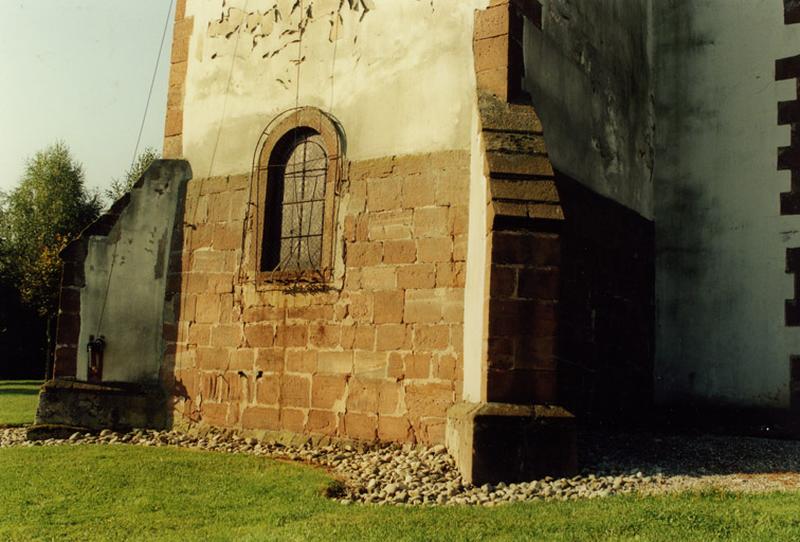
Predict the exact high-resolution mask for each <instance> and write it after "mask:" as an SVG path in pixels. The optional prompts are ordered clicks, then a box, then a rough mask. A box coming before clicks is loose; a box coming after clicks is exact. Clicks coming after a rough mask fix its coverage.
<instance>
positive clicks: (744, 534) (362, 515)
mask: <svg viewBox="0 0 800 542" xmlns="http://www.w3.org/2000/svg"><path fill="white" fill-rule="evenodd" d="M37 387H38V383H36V382H26V383H22V384H21V383H8V382H0V423H15V420H16V421H20V420H21V421H29V420H30V419H32V416H33V411H34V408H35V397H36V396H35V391H36V389H37ZM332 482H333V480H332V479H331V478H330V477H329V476H328V475H327V474H326V473H325V472H323V471H320V470H318V469H313V468H310V467H307V466H303V465H296V464H288V463H280V462H275V461H270V460H266V459H263V458H257V457H249V456H243V455H226V454H219V453H212V452H202V451H195V450H181V449H176V448H142V447H133V446H125V445H113V446H91V445H81V446H59V447H46V448H45V447H33V448H7V449H0V540H4V541H5V540H10V541H26V540H88V541H93V540H117V541H120V540H176V541H177V540H180V541H183V540H187V539H188V540H198V539H199V540H211V541H214V540H237V541H246V540H259V541H260V540H281V541H291V540H325V541H328V540H343V541H344V540H379V541H382V542H388V541H393V540H426V541H427V540H443V541H448V542H449V541H458V540H508V541H512V540H513V541H517V540H537V541H538V540H556V541H572V540H581V541H582V540H614V541H616V540H645V541H650V540H652V541H668V542H674V541H675V540H680V541H681V542H685V541H694V540H697V541H711V540H734V541H743V540H748V541H749V540H765V541H767V540H769V541H772V540H797V539H800V494H796V493H774V494H769V495H760V496H745V495H734V494H727V493H713V492H712V493H703V494H683V495H673V496H663V497H646V498H645V497H633V496H627V497H611V498H606V499H599V500H591V501H576V502H568V503H560V502H546V503H544V502H535V503H529V504H516V505H511V506H502V507H498V508H467V507H443V508H397V507H388V506H387V507H382V506H361V505H349V506H343V505H341V504H338V503H335V502H332V501H330V500H328V499H326V498H324V497H323V496H322V492H323V491H324V489H325V488H326V487H328V486H329V485H330V484H331V483H332Z"/></svg>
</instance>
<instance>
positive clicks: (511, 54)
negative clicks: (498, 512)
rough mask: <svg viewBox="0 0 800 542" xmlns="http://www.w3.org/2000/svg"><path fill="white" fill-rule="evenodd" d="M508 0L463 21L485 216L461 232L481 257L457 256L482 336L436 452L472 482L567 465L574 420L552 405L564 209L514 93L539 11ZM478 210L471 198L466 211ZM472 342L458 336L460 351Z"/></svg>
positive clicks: (536, 130) (529, 110)
mask: <svg viewBox="0 0 800 542" xmlns="http://www.w3.org/2000/svg"><path fill="white" fill-rule="evenodd" d="M518 4H522V2H512V1H500V0H497V1H493V2H492V3H491V4H490V6H489V8H487V9H486V10H484V11H480V12H478V13H477V14H476V23H475V42H474V43H475V45H474V47H475V69H476V81H477V86H478V93H479V103H478V122H479V123H480V126H479V127H478V129H477V130H476V137H479V138H480V145H477V146H475V145H474V146H473V152H479V153H480V154H481V158H482V159H481V160H475V159H473V164H482V167H483V171H482V172H475V171H473V180H474V179H476V178H485V180H486V184H487V191H486V192H487V193H486V198H487V201H486V205H487V213H486V215H487V216H486V219H487V220H486V225H485V228H486V229H485V230H482V231H479V230H476V231H473V230H471V231H470V236H473V235H475V236H478V237H480V239H481V240H483V238H484V236H485V244H484V245H483V251H484V252H485V257H474V255H473V256H469V255H468V262H467V265H468V267H469V266H470V265H472V266H485V268H484V269H482V270H481V271H480V272H478V273H476V272H475V269H473V270H472V272H473V273H474V274H475V275H474V276H478V275H480V276H481V277H483V278H484V280H485V284H484V289H483V291H484V292H485V293H484V295H483V296H482V300H481V301H480V302H481V303H482V304H483V310H482V311H474V310H473V311H472V315H473V317H474V315H475V314H477V313H480V314H482V318H483V320H484V321H483V323H482V325H481V326H475V328H478V327H480V328H482V329H483V334H484V336H483V337H482V340H481V341H480V344H481V347H480V352H479V353H477V352H472V353H471V354H472V356H473V358H474V357H475V356H479V357H480V363H472V364H466V363H465V372H466V371H474V372H477V371H479V372H480V375H477V374H473V375H469V376H471V377H472V378H469V377H468V375H467V374H465V378H464V380H465V382H467V381H472V382H475V381H476V379H480V386H479V391H478V387H477V386H474V385H473V386H472V388H470V389H469V390H468V389H466V388H465V393H464V397H465V399H466V401H465V402H463V403H459V404H457V405H455V406H454V407H453V408H451V409H450V411H449V413H448V426H447V446H448V449H449V450H450V452H451V454H453V456H454V457H455V458H456V461H457V464H458V466H459V469H460V470H461V473H462V477H463V478H464V480H465V481H466V482H470V483H474V484H482V483H486V482H499V481H507V482H515V481H525V480H531V479H535V478H539V477H543V476H548V475H554V476H562V475H572V474H574V472H575V471H576V470H577V454H576V438H575V419H574V417H573V416H572V415H571V414H570V413H569V412H567V411H566V410H565V409H563V408H561V407H559V406H557V405H558V392H557V390H558V386H557V377H558V371H557V369H558V367H557V359H558V356H557V348H558V319H559V317H558V299H559V295H560V287H561V284H560V280H559V269H560V263H561V261H560V259H561V234H560V232H561V223H562V221H563V218H564V215H563V211H562V209H561V205H560V200H559V195H558V190H557V189H556V184H555V178H554V172H553V168H552V165H551V163H550V160H549V158H548V155H547V148H546V145H545V138H544V133H543V129H542V125H541V122H540V120H539V118H538V116H537V115H536V111H535V110H534V108H533V106H532V105H531V104H530V101H529V99H528V98H527V97H525V96H524V95H522V93H521V91H520V90H519V89H520V88H521V85H520V84H519V82H520V78H521V70H520V69H519V67H520V66H521V63H522V58H521V52H519V51H521V49H519V42H520V40H521V36H520V35H519V33H520V32H521V28H522V22H521V21H522V17H524V16H531V13H533V14H534V15H535V14H537V13H539V10H536V9H533V10H532V9H531V8H530V5H529V2H526V3H525V8H524V9H523V8H522V7H519V6H518ZM476 149H477V150H476ZM474 167H476V166H475V165H473V168H474ZM481 176H483V177H481ZM472 194H473V197H475V192H473V193H472ZM481 205H483V202H475V201H473V202H471V203H470V212H474V210H477V209H480V206H481ZM475 246H476V245H475V244H473V242H472V240H471V241H470V247H471V249H472V248H473V247H475ZM482 256H483V255H482ZM469 273H470V271H469V270H468V274H469ZM468 281H469V278H468ZM468 295H480V294H479V293H478V290H477V289H475V290H473V293H472V294H470V293H468ZM468 301H469V300H468ZM472 301H473V302H475V300H474V299H473V300H472ZM465 325H466V324H465ZM475 344H476V341H475V340H474V339H468V340H467V342H466V343H465V348H468V347H470V345H472V348H475V346H474V345H475ZM465 355H466V352H465Z"/></svg>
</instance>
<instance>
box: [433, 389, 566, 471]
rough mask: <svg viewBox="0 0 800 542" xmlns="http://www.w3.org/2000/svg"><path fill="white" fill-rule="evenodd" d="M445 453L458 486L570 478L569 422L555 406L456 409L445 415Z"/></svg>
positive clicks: (469, 405)
mask: <svg viewBox="0 0 800 542" xmlns="http://www.w3.org/2000/svg"><path fill="white" fill-rule="evenodd" d="M446 441H447V449H448V450H449V451H450V453H451V454H452V456H453V457H454V458H455V461H456V465H457V466H458V468H459V470H460V471H461V476H462V479H463V481H464V483H471V484H474V485H482V484H486V483H498V482H509V483H510V482H527V481H531V480H535V479H539V478H543V477H545V476H553V477H568V476H574V475H575V474H576V473H577V470H578V465H577V463H578V460H577V437H576V423H575V417H574V416H573V415H572V414H570V413H569V412H567V411H566V410H564V409H563V408H561V407H558V406H545V405H532V406H529V405H512V404H504V403H458V404H456V405H454V406H453V407H451V408H450V410H448V412H447V435H446Z"/></svg>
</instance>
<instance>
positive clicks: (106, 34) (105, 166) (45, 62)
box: [0, 0, 174, 191]
mask: <svg viewBox="0 0 800 542" xmlns="http://www.w3.org/2000/svg"><path fill="white" fill-rule="evenodd" d="M0 2H2V7H3V17H0V66H2V71H3V76H2V78H0V127H2V128H0V190H5V191H8V190H10V189H12V188H13V187H14V186H15V185H16V183H17V182H18V181H19V178H20V176H21V175H22V172H23V170H24V167H25V160H26V159H27V158H29V157H30V156H32V155H33V154H34V153H35V152H36V151H37V150H40V149H42V148H44V147H46V146H47V145H49V144H50V143H53V142H55V141H56V140H59V139H61V140H63V141H65V142H66V143H67V144H68V145H69V147H70V149H71V150H72V154H73V156H74V157H75V158H77V159H78V160H79V161H80V162H81V163H82V164H83V166H84V172H85V173H86V182H87V185H88V186H91V187H98V188H101V189H102V188H104V187H105V186H107V185H108V183H109V182H110V181H111V179H112V178H114V177H120V176H122V174H123V173H124V172H125V170H126V169H127V168H128V166H129V165H130V162H131V158H132V156H133V151H134V147H135V145H136V136H137V134H138V131H139V125H140V123H141V120H142V115H143V113H144V108H145V103H146V100H147V91H148V88H149V86H150V80H151V77H152V74H153V68H154V67H155V62H156V56H157V53H158V47H159V44H160V42H161V33H162V31H163V28H164V21H165V19H166V16H167V9H168V7H169V4H170V2H169V0H134V1H123V0H0ZM173 9H174V8H173ZM172 17H173V14H170V24H169V30H168V34H167V41H166V43H165V45H164V52H163V54H162V58H161V62H160V66H159V73H158V76H157V80H156V86H155V88H154V90H153V98H152V101H151V104H150V110H149V113H148V116H147V121H146V124H145V130H144V135H143V137H142V144H141V146H140V149H141V148H144V147H146V146H148V145H149V146H152V147H156V148H157V149H158V150H159V152H160V151H161V144H162V138H163V132H164V111H165V109H166V100H167V90H166V89H167V78H168V75H169V54H170V47H171V43H172Z"/></svg>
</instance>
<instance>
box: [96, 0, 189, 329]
mask: <svg viewBox="0 0 800 542" xmlns="http://www.w3.org/2000/svg"><path fill="white" fill-rule="evenodd" d="M174 4H175V0H170V2H169V9H167V15H166V17H165V20H164V29H163V31H162V32H161V43H160V45H159V46H158V55H157V56H156V62H155V66H154V67H153V76H152V78H151V79H150V88H149V89H148V91H147V100H146V102H145V107H144V113H143V114H142V122H141V123H140V124H139V134H138V136H137V138H136V145H135V146H134V149H133V158H132V159H131V167H130V169H131V170H133V166H134V164H135V163H136V155H137V154H138V153H139V145H140V144H141V142H142V134H143V133H144V126H145V123H146V121H147V113H148V112H149V110H150V102H151V100H152V97H153V89H154V88H155V83H156V78H157V77H158V68H159V66H160V64H161V56H162V54H163V52H164V43H165V42H166V38H167V31H168V30H169V21H170V19H171V18H172V8H173V6H174ZM118 245H119V243H114V250H113V251H112V254H111V264H110V265H109V269H108V276H107V278H106V287H105V291H104V292H103V302H102V304H101V305H100V314H99V316H98V318H97V326H96V331H95V336H96V337H99V336H100V331H101V330H102V325H103V319H104V318H105V312H106V306H107V305H108V294H109V291H110V290H111V277H112V275H113V274H114V266H115V265H116V262H117V248H118Z"/></svg>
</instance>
